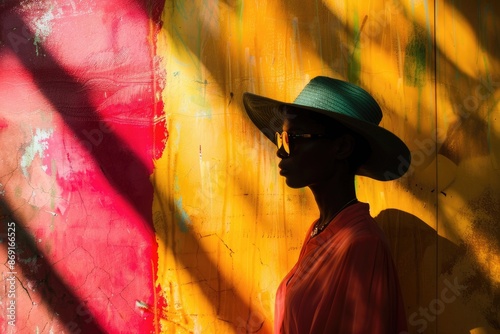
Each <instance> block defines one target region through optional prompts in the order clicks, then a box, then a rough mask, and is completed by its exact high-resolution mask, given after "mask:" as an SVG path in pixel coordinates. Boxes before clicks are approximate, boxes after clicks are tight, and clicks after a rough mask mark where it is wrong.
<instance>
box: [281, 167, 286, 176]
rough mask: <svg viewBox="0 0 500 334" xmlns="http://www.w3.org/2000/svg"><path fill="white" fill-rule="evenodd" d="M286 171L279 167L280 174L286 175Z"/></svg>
mask: <svg viewBox="0 0 500 334" xmlns="http://www.w3.org/2000/svg"><path fill="white" fill-rule="evenodd" d="M287 173H288V169H283V168H281V169H280V175H286V174H287Z"/></svg>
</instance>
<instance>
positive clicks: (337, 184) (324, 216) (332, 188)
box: [309, 175, 356, 224]
mask: <svg viewBox="0 0 500 334" xmlns="http://www.w3.org/2000/svg"><path fill="white" fill-rule="evenodd" d="M309 188H310V189H311V191H312V192H313V195H314V199H315V200H316V204H317V205H318V209H319V221H318V223H319V224H322V223H327V222H329V221H330V220H332V219H333V217H335V216H336V215H337V214H338V213H339V211H341V210H342V209H344V208H345V207H346V206H347V205H349V204H351V203H354V202H355V199H356V191H355V186H354V175H352V176H349V177H345V175H344V177H343V178H340V179H339V178H332V179H330V180H329V181H328V182H327V183H323V184H315V185H311V186H309ZM350 202H351V203H350Z"/></svg>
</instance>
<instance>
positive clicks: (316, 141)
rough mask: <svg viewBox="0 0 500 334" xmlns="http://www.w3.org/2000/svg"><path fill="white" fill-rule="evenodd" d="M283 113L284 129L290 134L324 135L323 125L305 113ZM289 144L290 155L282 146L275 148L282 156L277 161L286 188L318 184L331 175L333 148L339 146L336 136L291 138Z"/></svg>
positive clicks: (333, 167) (333, 160) (333, 162)
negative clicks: (330, 137) (332, 137)
mask: <svg viewBox="0 0 500 334" xmlns="http://www.w3.org/2000/svg"><path fill="white" fill-rule="evenodd" d="M285 115H286V117H285V121H284V124H283V131H286V132H287V133H288V134H290V135H297V134H299V135H300V134H314V135H317V134H321V135H325V134H327V133H326V126H325V125H324V124H322V123H321V122H319V121H317V120H314V119H312V118H311V117H310V116H308V114H307V113H305V112H295V111H293V113H292V112H290V111H286V114H285ZM289 145H290V154H289V155H288V154H287V153H286V152H285V150H284V148H283V147H281V148H278V151H277V155H278V157H279V158H281V161H280V163H279V164H278V167H279V168H280V175H282V176H284V177H285V179H286V184H287V185H288V186H289V187H291V188H302V187H307V186H311V185H315V184H321V183H324V182H326V181H327V180H328V179H330V178H331V177H332V175H333V172H334V170H335V158H334V151H335V149H334V148H335V146H336V145H338V144H337V143H336V140H335V139H328V138H301V137H299V138H290V140H289ZM287 155H288V156H287Z"/></svg>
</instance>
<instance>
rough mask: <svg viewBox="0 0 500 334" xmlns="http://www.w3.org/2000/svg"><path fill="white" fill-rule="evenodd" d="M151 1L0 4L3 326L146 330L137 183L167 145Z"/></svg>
mask: <svg viewBox="0 0 500 334" xmlns="http://www.w3.org/2000/svg"><path fill="white" fill-rule="evenodd" d="M163 4H164V3H163V1H159V0H151V1H140V0H129V1H112V0H98V1H95V0H93V1H62V0H50V1H49V0H47V1H25V2H18V1H4V2H2V4H1V5H0V9H1V12H0V22H1V36H2V37H1V38H2V39H1V40H2V43H1V44H0V73H2V75H1V76H0V130H1V131H0V141H1V144H0V145H1V147H0V148H1V149H2V153H1V154H2V158H3V161H4V164H3V165H2V166H0V175H2V176H1V177H0V184H1V185H0V188H1V189H0V195H1V198H0V201H1V202H2V204H3V206H5V208H6V209H5V210H2V213H3V217H4V218H2V219H3V220H4V221H9V220H12V221H15V222H16V224H17V225H16V226H17V232H16V233H17V235H18V239H17V254H16V256H17V262H16V266H17V270H18V272H19V273H18V274H17V278H18V282H19V284H18V285H19V288H18V290H17V295H16V301H17V311H16V326H15V327H16V330H19V329H23V330H27V331H29V332H35V331H36V330H38V331H40V333H48V332H49V331H51V330H52V331H58V330H65V331H67V332H71V333H80V332H82V333H99V332H103V333H118V332H122V333H125V332H134V333H150V332H155V331H157V330H158V324H157V323H155V321H156V320H155V319H157V318H158V316H157V315H158V314H161V312H162V308H163V307H164V305H163V304H161V303H158V302H157V298H156V297H155V294H156V292H157V291H156V287H155V286H154V282H155V280H156V273H155V272H154V268H155V267H156V265H155V262H156V249H157V246H156V241H155V235H154V230H153V225H152V217H151V208H152V201H153V188H152V185H151V183H150V181H149V176H150V174H151V173H152V170H153V159H156V158H159V157H160V155H161V153H162V152H163V149H164V145H165V142H166V140H167V137H168V133H167V130H166V125H165V123H164V122H163V121H159V122H158V121H155V120H157V119H159V116H160V115H161V114H162V112H163V104H162V101H161V100H160V96H161V94H160V92H161V83H162V78H163V73H162V72H161V71H160V69H159V66H158V59H156V56H155V51H156V50H155V38H156V35H157V34H158V32H159V29H160V28H161V22H160V14H161V11H162V8H163ZM4 211H5V212H4ZM0 246H4V244H3V243H2V244H0ZM21 283H22V288H21ZM138 302H140V303H139V304H138ZM141 303H142V304H141ZM138 305H139V306H138ZM140 305H148V309H147V311H145V308H144V307H140ZM3 314H5V313H2V315H3ZM0 326H1V327H2V328H1V329H0V331H1V332H9V330H11V329H12V328H10V327H9V325H8V324H7V323H3V324H1V325H0ZM14 332H16V331H14Z"/></svg>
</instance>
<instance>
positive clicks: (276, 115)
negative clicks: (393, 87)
mask: <svg viewBox="0 0 500 334" xmlns="http://www.w3.org/2000/svg"><path fill="white" fill-rule="evenodd" d="M243 104H244V106H245V110H246V111H247V113H248V116H249V117H250V119H251V120H252V121H253V122H254V124H255V125H256V126H257V127H258V128H259V129H260V130H261V131H262V133H263V134H264V135H265V136H266V137H268V138H269V139H270V140H273V141H276V137H275V133H276V132H278V133H281V132H282V131H283V130H285V131H287V130H286V129H283V128H282V126H283V125H284V126H285V127H288V126H290V124H291V125H293V126H294V127H297V126H299V125H301V126H302V127H305V125H304V124H309V125H312V126H313V128H312V129H310V130H308V132H309V131H313V130H316V131H323V133H325V134H326V133H329V134H337V135H339V137H338V138H327V137H326V136H318V135H315V136H309V137H307V136H298V137H297V136H296V137H295V138H292V139H291V141H294V142H296V143H298V144H297V145H299V143H304V142H307V140H309V141H310V142H311V143H316V142H317V144H318V145H323V144H327V143H328V141H330V144H335V145H336V147H341V148H343V149H346V148H351V147H352V149H351V150H345V152H349V154H348V156H349V158H348V159H347V161H348V162H349V163H348V164H347V166H350V167H349V168H348V169H347V170H348V171H350V172H352V171H355V172H356V174H358V175H363V176H367V177H370V178H373V179H376V180H381V181H388V180H394V179H397V178H399V177H401V176H402V175H403V174H404V173H405V172H406V171H407V170H408V168H409V166H410V162H411V155H410V151H409V149H408V147H407V146H406V145H405V144H404V142H403V141H402V140H401V139H399V138H398V137H397V136H396V135H395V134H393V133H392V132H390V131H387V130H386V129H384V128H382V127H381V126H379V123H380V121H381V119H382V110H381V108H380V106H379V105H378V103H377V102H376V101H375V99H374V98H373V97H372V96H371V95H370V94H369V93H368V92H367V91H365V90H364V89H362V88H361V87H359V86H356V85H354V84H351V83H349V82H346V81H342V80H338V79H334V78H328V77H323V76H320V77H315V78H314V79H312V80H311V81H310V82H309V83H308V84H307V85H306V86H305V87H304V89H303V90H302V91H301V92H300V94H299V95H298V96H297V98H296V99H295V100H294V102H293V103H285V102H282V101H278V100H273V99H270V98H268V97H264V96H259V95H255V94H252V93H245V94H244V95H243ZM283 106H285V107H287V108H290V109H299V110H302V111H303V112H306V115H307V116H304V115H302V116H304V117H301V116H300V115H296V117H291V116H290V117H288V118H286V119H285V124H283V114H282V112H283V110H282V108H283ZM292 111H293V110H292ZM304 118H305V120H304ZM300 120H302V121H300ZM299 121H300V122H299ZM311 122H313V123H314V124H311ZM336 122H338V123H336ZM288 123H290V124H288ZM296 123H297V124H296ZM299 123H301V124H299ZM339 124H344V125H345V127H346V128H345V129H342V127H339ZM318 127H319V128H318ZM349 129H350V130H349ZM311 134H313V133H312V132H311ZM318 134H319V133H318ZM363 138H365V139H366V140H365V139H363ZM278 139H280V138H279V137H278ZM367 141H368V142H369V145H367V143H366V142H367ZM340 142H343V143H344V144H343V145H339V143H340ZM299 147H300V146H299ZM325 149H326V148H323V150H325ZM368 151H371V153H368ZM343 152H344V151H343ZM298 153H300V151H297V152H294V153H293V154H295V155H297V154H298ZM278 154H280V153H279V152H278ZM293 154H292V155H290V157H288V156H287V155H288V154H285V153H283V152H282V153H281V157H282V158H284V160H287V159H288V160H290V159H292V160H297V159H298V158H295V159H293ZM327 156H328V157H329V155H327ZM367 156H370V158H369V159H366V157H367ZM337 160H338V159H337ZM337 162H338V161H337ZM283 164H285V162H283ZM288 164H289V163H288V162H287V163H286V165H288ZM358 167H359V168H358Z"/></svg>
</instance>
